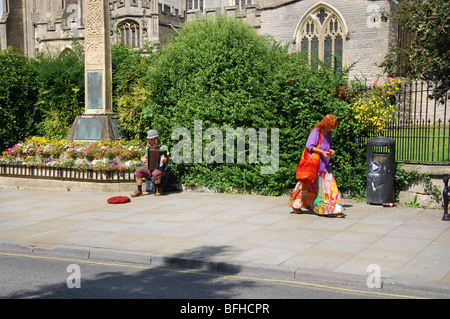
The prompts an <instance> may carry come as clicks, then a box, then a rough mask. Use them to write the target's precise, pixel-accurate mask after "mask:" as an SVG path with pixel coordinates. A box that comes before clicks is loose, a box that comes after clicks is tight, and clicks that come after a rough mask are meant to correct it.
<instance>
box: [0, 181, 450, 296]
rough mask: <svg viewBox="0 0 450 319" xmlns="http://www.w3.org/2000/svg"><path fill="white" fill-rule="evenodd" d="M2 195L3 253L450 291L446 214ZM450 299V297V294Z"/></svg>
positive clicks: (207, 198) (353, 204)
mask: <svg viewBox="0 0 450 319" xmlns="http://www.w3.org/2000/svg"><path fill="white" fill-rule="evenodd" d="M119 195H120V196H128V195H129V193H126V192H117V193H114V194H112V193H111V192H81V191H78V192H74V191H57V190H52V191H48V190H36V189H14V188H2V189H0V251H16V252H21V253H33V254H48V255H51V256H58V255H61V256H64V257H67V256H70V255H72V256H73V257H74V258H75V257H85V258H92V259H102V260H114V261H126V262H137V263H145V264H147V263H148V264H150V265H163V264H164V265H166V266H176V267H187V268H189V267H192V268H200V269H214V270H216V271H232V272H238V271H243V270H244V269H256V270H258V271H261V272H267V273H273V272H277V271H278V272H279V273H283V274H286V275H288V276H300V274H301V273H302V272H316V273H317V274H324V273H327V274H331V275H334V276H343V277H345V276H348V275H354V276H359V277H361V278H365V277H367V276H368V275H369V273H368V266H370V265H373V264H375V265H378V266H379V267H380V269H381V276H382V279H383V280H385V281H388V282H396V281H399V282H400V281H404V282H413V283H415V284H423V285H440V286H443V287H446V288H447V287H448V289H450V222H445V221H442V220H441V217H442V213H443V211H439V210H427V209H422V208H409V207H403V206H397V207H392V208H387V207H382V206H378V205H369V204H366V203H363V202H358V201H355V200H351V199H346V200H345V203H346V204H345V213H346V215H347V216H346V218H328V217H321V216H317V215H315V214H312V213H305V214H294V213H292V210H291V209H290V208H289V207H288V206H287V204H288V200H289V197H287V196H277V197H271V196H261V195H254V194H252V195H250V194H248V195H241V194H222V193H208V192H192V191H183V192H173V193H168V194H166V195H164V196H160V197H156V196H150V195H146V196H143V197H140V198H132V199H131V201H130V202H129V203H125V204H116V205H112V204H108V203H107V199H108V198H109V197H112V196H119ZM449 291H450V290H449Z"/></svg>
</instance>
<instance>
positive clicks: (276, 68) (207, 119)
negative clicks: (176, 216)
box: [144, 17, 365, 194]
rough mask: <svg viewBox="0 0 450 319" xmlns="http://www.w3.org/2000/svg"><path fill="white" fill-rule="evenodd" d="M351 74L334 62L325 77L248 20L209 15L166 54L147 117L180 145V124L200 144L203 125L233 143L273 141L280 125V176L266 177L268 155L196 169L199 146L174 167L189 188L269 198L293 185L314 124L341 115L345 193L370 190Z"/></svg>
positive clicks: (339, 156)
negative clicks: (242, 133) (345, 93)
mask: <svg viewBox="0 0 450 319" xmlns="http://www.w3.org/2000/svg"><path fill="white" fill-rule="evenodd" d="M347 71H348V70H347ZM347 71H346V72H347ZM346 72H344V73H339V74H336V73H334V72H333V71H331V70H329V69H327V68H326V67H325V66H324V65H322V67H321V68H319V71H315V70H313V69H311V68H310V66H309V63H308V61H307V60H306V59H305V58H304V57H303V56H302V55H301V54H300V53H295V54H294V53H292V54H291V53H289V52H288V50H287V48H285V47H281V46H280V45H279V44H277V43H275V42H273V41H272V40H271V39H269V38H267V37H264V36H259V35H257V34H256V31H255V30H254V29H253V28H252V27H250V26H248V25H246V24H244V23H243V22H241V21H239V20H236V19H227V18H225V17H218V18H216V20H215V21H211V20H209V19H204V20H200V21H195V22H190V23H187V24H186V25H185V26H184V28H183V29H182V30H181V32H180V34H179V35H177V36H175V37H173V38H172V39H171V41H170V42H169V43H168V44H167V45H166V46H165V47H163V48H162V49H161V52H160V55H159V57H158V59H157V60H156V61H155V69H154V72H153V74H152V76H151V79H150V82H149V84H150V85H149V88H148V90H149V91H151V100H150V103H149V105H148V106H147V108H146V109H145V110H144V112H145V114H146V115H147V118H148V123H149V125H148V126H149V127H152V128H155V129H157V130H158V132H159V133H160V135H161V137H162V141H163V142H165V143H167V144H169V146H171V147H173V146H174V145H177V141H176V140H175V141H174V140H172V138H173V137H172V132H174V130H176V129H178V128H185V129H187V131H189V132H190V135H191V136H190V137H191V141H193V140H194V139H195V135H194V136H193V132H194V131H195V126H194V124H195V123H196V121H200V123H201V125H202V131H203V132H204V131H205V130H206V129H209V128H216V129H219V130H220V132H221V134H222V136H223V137H225V136H226V129H227V128H234V129H237V128H242V129H243V130H246V129H248V128H254V129H255V130H256V131H258V129H260V128H267V129H268V130H269V132H268V140H269V141H268V142H269V143H270V129H271V128H277V129H279V160H280V162H279V168H278V170H277V171H276V173H275V174H261V167H263V166H264V163H262V161H261V158H259V161H258V162H256V163H251V162H250V161H249V160H248V158H247V160H246V161H245V162H244V163H234V164H233V165H230V164H227V163H218V162H216V163H206V162H204V161H203V162H196V163H192V159H195V156H196V154H195V152H194V149H195V147H194V148H192V147H191V153H190V154H189V156H188V158H190V159H191V161H190V163H189V162H188V163H186V162H185V163H178V164H176V165H174V166H173V169H174V171H175V173H176V175H177V176H179V178H180V180H181V182H183V183H185V184H187V185H195V186H208V187H211V188H219V189H224V190H229V189H230V188H236V187H237V188H242V189H245V190H257V191H258V192H260V193H263V194H279V193H280V192H281V191H283V190H284V189H286V188H290V187H293V185H294V184H295V174H294V173H293V170H294V169H295V167H296V166H297V164H298V161H299V160H300V157H301V154H302V152H303V150H304V148H305V142H306V139H307V137H308V135H309V133H310V131H311V129H312V127H313V126H314V124H315V123H316V122H318V121H319V120H321V119H322V118H323V116H324V115H326V114H327V113H335V114H336V115H337V117H338V119H339V121H340V124H339V128H338V129H337V130H336V132H335V133H334V135H333V144H334V145H333V147H334V148H335V149H336V151H337V152H336V156H335V157H334V159H333V164H334V168H335V176H336V179H337V180H338V183H340V186H341V190H343V191H346V192H349V193H361V192H363V188H364V187H365V165H364V163H365V158H364V155H365V150H362V149H361V148H358V149H355V140H356V137H357V136H356V133H355V126H356V122H355V119H354V113H353V111H352V108H351V107H350V105H349V104H348V103H347V102H346V101H344V98H342V96H341V97H340V96H339V95H341V94H340V93H339V92H340V90H339V89H338V88H341V87H343V86H345V85H346V84H347V79H346V74H347V73H346ZM197 123H199V122H197ZM197 143H200V144H199V145H202V146H201V147H202V148H201V149H202V150H203V149H204V148H205V146H208V142H205V141H202V140H200V141H197ZM223 144H225V142H224V143H223ZM192 145H193V144H191V146H192ZM246 145H247V148H248V147H249V141H248V140H247V141H246ZM268 147H269V149H270V145H269V146H268ZM223 154H225V150H224V152H223ZM235 155H236V154H235ZM235 158H236V156H235ZM194 162H195V161H194ZM223 162H225V160H224V161H223ZM363 166H364V168H363ZM361 187H363V188H361Z"/></svg>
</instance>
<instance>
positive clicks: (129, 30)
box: [118, 20, 141, 48]
mask: <svg viewBox="0 0 450 319" xmlns="http://www.w3.org/2000/svg"><path fill="white" fill-rule="evenodd" d="M118 28H119V30H120V36H121V38H120V39H121V42H122V44H125V45H128V46H133V47H137V48H139V47H140V46H141V41H140V29H139V24H138V23H137V22H136V21H132V20H126V21H123V22H121V23H120V24H119V26H118Z"/></svg>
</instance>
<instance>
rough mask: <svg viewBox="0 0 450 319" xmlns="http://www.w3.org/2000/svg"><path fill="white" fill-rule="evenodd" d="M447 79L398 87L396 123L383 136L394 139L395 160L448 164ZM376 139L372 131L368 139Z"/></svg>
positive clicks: (449, 160) (449, 121)
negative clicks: (443, 83)
mask: <svg viewBox="0 0 450 319" xmlns="http://www.w3.org/2000/svg"><path fill="white" fill-rule="evenodd" d="M448 87H449V85H448V80H447V81H446V85H442V82H433V83H431V82H419V81H417V82H412V83H404V84H402V86H401V91H400V92H399V95H398V96H397V98H398V109H397V118H396V120H394V121H392V122H391V123H388V125H387V126H386V131H385V132H384V134H383V136H385V137H389V138H392V139H394V140H395V142H396V145H395V154H396V161H397V162H401V163H416V164H438V165H450V110H449V109H448V99H449V95H448ZM376 136H379V134H377V133H376V132H373V133H372V134H371V136H370V138H372V137H376Z"/></svg>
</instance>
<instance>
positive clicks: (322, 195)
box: [288, 114, 345, 217]
mask: <svg viewBox="0 0 450 319" xmlns="http://www.w3.org/2000/svg"><path fill="white" fill-rule="evenodd" d="M336 127H337V119H336V116H335V115H334V114H327V115H326V116H325V117H324V118H323V119H322V120H321V121H320V122H319V123H317V124H316V125H315V126H314V128H313V129H312V131H311V134H310V135H309V137H308V141H307V142H306V148H305V151H304V152H303V156H302V159H301V160H300V163H299V165H298V167H297V170H296V178H297V185H296V186H295V189H294V191H293V193H292V195H291V198H290V199H289V205H288V206H289V207H292V209H293V210H294V213H297V214H301V213H302V212H304V211H303V210H302V209H306V210H309V211H313V212H314V213H316V214H317V215H321V216H327V217H344V216H345V214H344V213H343V204H344V203H343V201H342V198H341V194H340V193H339V190H338V187H337V185H336V181H335V179H334V176H333V173H332V171H333V169H332V168H331V164H330V157H332V156H334V153H335V151H334V150H333V149H331V135H332V133H331V130H333V129H335V128H336Z"/></svg>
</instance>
